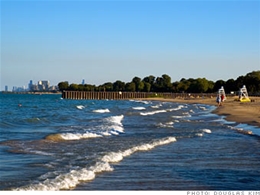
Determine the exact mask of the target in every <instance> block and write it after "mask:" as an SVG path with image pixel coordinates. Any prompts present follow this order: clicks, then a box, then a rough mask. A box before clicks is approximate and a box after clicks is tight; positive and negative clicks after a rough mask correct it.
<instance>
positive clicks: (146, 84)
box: [143, 82, 151, 92]
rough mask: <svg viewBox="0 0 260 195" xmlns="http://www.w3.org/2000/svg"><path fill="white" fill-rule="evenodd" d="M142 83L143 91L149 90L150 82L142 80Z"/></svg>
mask: <svg viewBox="0 0 260 195" xmlns="http://www.w3.org/2000/svg"><path fill="white" fill-rule="evenodd" d="M143 83H144V89H143V91H144V92H150V91H151V84H150V83H147V82H143Z"/></svg>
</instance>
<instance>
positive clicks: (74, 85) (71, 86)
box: [69, 83, 78, 91]
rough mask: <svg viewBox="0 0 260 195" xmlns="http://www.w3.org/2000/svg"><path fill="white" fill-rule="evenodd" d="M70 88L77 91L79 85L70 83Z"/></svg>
mask: <svg viewBox="0 0 260 195" xmlns="http://www.w3.org/2000/svg"><path fill="white" fill-rule="evenodd" d="M69 89H70V90H72V91H77V90H78V85H77V84H75V83H72V84H70V86H69Z"/></svg>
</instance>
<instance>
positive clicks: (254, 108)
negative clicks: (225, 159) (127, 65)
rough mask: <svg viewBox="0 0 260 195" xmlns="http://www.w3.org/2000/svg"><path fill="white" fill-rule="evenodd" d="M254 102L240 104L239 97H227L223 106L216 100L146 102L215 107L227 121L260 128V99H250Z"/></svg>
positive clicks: (195, 99)
mask: <svg viewBox="0 0 260 195" xmlns="http://www.w3.org/2000/svg"><path fill="white" fill-rule="evenodd" d="M249 98H250V99H251V100H253V102H239V101H235V99H237V97H227V99H226V100H225V101H224V102H223V103H222V106H219V107H218V105H217V103H216V98H215V97H212V98H189V99H183V98H175V99H163V98H148V99H146V100H157V101H169V102H178V103H187V104H198V103H199V104H208V105H215V106H216V109H215V110H214V111H213V113H214V114H218V115H224V116H225V117H226V120H228V121H234V122H238V123H246V124H249V125H253V126H258V127H260V97H249Z"/></svg>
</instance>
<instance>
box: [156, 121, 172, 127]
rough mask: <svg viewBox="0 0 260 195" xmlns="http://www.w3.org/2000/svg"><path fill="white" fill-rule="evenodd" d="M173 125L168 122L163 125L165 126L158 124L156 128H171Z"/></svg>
mask: <svg viewBox="0 0 260 195" xmlns="http://www.w3.org/2000/svg"><path fill="white" fill-rule="evenodd" d="M173 124H174V122H168V123H165V124H163V123H158V126H159V127H168V128H172V127H173Z"/></svg>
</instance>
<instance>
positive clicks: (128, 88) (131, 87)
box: [125, 82, 135, 92]
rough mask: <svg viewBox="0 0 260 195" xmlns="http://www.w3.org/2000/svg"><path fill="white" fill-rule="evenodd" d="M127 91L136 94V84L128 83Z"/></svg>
mask: <svg viewBox="0 0 260 195" xmlns="http://www.w3.org/2000/svg"><path fill="white" fill-rule="evenodd" d="M125 90H126V91H131V92H134V91H135V83H134V82H129V83H126V85H125Z"/></svg>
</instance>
